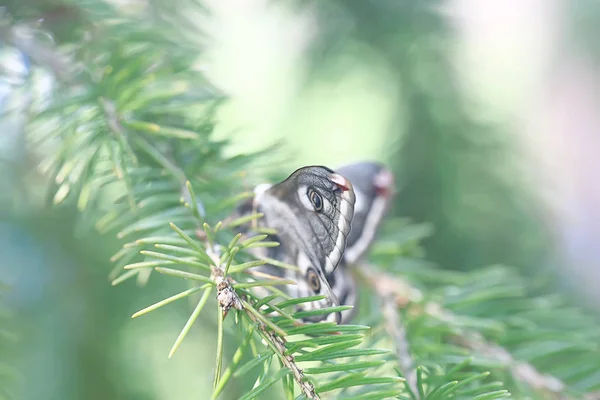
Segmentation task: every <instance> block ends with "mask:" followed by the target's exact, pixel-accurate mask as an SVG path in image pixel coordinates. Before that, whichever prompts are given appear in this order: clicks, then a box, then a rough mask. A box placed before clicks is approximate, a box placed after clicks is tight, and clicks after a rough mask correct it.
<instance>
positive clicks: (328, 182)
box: [237, 162, 393, 323]
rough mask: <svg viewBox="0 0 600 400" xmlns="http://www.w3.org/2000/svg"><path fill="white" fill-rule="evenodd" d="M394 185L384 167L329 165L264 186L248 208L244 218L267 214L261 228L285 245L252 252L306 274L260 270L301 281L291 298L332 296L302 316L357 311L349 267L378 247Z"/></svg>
mask: <svg viewBox="0 0 600 400" xmlns="http://www.w3.org/2000/svg"><path fill="white" fill-rule="evenodd" d="M392 181H393V179H392V176H391V173H390V172H389V171H388V170H387V169H386V168H385V167H384V166H383V165H382V164H379V163H373V162H361V163H355V164H350V165H347V166H344V167H340V168H339V169H337V170H336V171H335V172H334V171H333V170H331V169H329V168H327V167H323V166H309V167H303V168H300V169H298V170H296V171H294V172H293V173H292V174H291V175H290V176H289V177H288V178H287V179H285V180H284V181H282V182H280V183H277V184H275V185H270V184H262V185H258V186H257V187H256V188H255V190H254V192H255V196H254V199H253V200H251V201H248V202H245V203H243V204H242V205H241V206H240V207H239V208H238V210H237V213H238V214H240V215H245V214H249V213H252V212H260V213H263V214H264V217H263V218H261V219H260V220H259V221H258V224H259V225H260V226H262V227H268V228H272V229H275V230H276V231H277V235H273V237H271V238H270V240H276V241H278V242H279V243H280V246H279V247H274V248H257V249H253V250H254V251H253V253H254V255H255V256H257V257H262V258H267V257H268V258H273V259H276V260H278V261H281V262H284V263H287V264H292V265H296V266H298V267H299V271H288V270H282V269H281V268H277V267H274V266H271V265H265V266H261V267H260V268H259V269H260V270H261V271H263V272H267V273H269V274H271V275H276V276H283V277H285V278H290V279H293V280H295V281H296V283H297V284H296V285H293V286H289V287H287V292H288V294H289V295H290V296H292V297H305V296H312V295H318V294H324V295H325V296H326V298H325V299H324V300H321V301H315V302H310V303H303V304H302V305H301V306H299V308H300V309H303V310H311V309H318V308H323V307H328V306H335V305H339V304H344V305H355V303H356V300H357V293H356V283H355V280H354V278H353V276H352V274H351V272H350V269H349V267H350V265H352V264H354V263H356V262H357V261H358V260H359V259H360V257H362V256H363V255H364V254H365V252H366V251H367V250H368V247H369V245H370V243H371V242H372V241H373V238H374V236H375V231H376V229H377V227H378V225H379V223H380V222H381V219H382V218H383V215H384V212H385V210H387V205H388V203H389V198H390V194H391V190H390V188H391V187H392V183H393V182H392ZM356 206H359V207H358V208H357V207H356ZM348 250H351V251H350V253H348ZM352 315H353V313H352V312H351V310H349V311H343V312H342V313H333V314H329V315H318V316H314V317H310V318H304V319H305V320H308V321H319V320H323V319H327V320H332V319H335V320H336V321H337V322H339V323H343V322H347V321H348V320H349V319H350V318H351V317H352Z"/></svg>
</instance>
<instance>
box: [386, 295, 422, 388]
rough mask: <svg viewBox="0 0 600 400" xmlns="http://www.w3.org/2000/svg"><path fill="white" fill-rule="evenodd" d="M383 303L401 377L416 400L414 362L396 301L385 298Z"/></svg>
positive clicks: (388, 297) (387, 328)
mask: <svg viewBox="0 0 600 400" xmlns="http://www.w3.org/2000/svg"><path fill="white" fill-rule="evenodd" d="M382 301H383V316H384V318H385V321H386V330H387V331H388V334H389V335H390V336H391V337H392V338H393V339H394V344H395V347H396V355H397V357H398V364H399V367H400V371H402V375H404V377H405V378H406V385H407V386H408V388H409V389H410V390H411V391H412V392H413V394H414V395H415V396H416V398H417V399H420V397H419V391H418V390H417V371H416V370H415V367H414V361H413V359H412V356H411V355H410V347H409V345H408V340H407V338H406V329H405V328H404V325H403V324H402V321H401V320H400V314H399V313H398V307H397V305H396V301H395V299H394V298H393V297H392V296H385V297H383V298H382Z"/></svg>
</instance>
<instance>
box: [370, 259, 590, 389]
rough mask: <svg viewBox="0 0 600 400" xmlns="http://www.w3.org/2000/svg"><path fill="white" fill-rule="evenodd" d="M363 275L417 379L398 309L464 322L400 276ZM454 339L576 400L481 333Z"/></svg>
mask: <svg viewBox="0 0 600 400" xmlns="http://www.w3.org/2000/svg"><path fill="white" fill-rule="evenodd" d="M359 273H360V275H361V276H362V278H363V279H364V280H365V281H366V282H368V284H369V285H370V286H371V287H372V288H373V291H374V292H375V293H376V294H377V295H378V296H379V297H381V298H382V299H383V301H384V305H385V315H386V318H387V319H388V324H390V327H389V328H388V330H389V331H390V332H391V334H392V335H393V336H394V337H395V341H396V348H397V352H398V363H399V365H400V366H401V369H402V370H403V373H404V374H405V376H407V378H408V377H409V376H414V374H415V371H414V369H413V368H411V365H412V360H411V358H410V354H409V351H408V341H407V340H406V336H405V335H404V328H403V327H402V325H401V323H400V320H399V318H398V317H397V315H398V309H399V308H407V307H412V306H417V307H416V309H417V310H418V312H420V313H424V314H426V315H428V316H430V317H433V318H436V319H437V320H440V321H442V322H444V323H445V324H447V325H448V326H450V327H458V326H460V325H461V323H460V322H459V321H458V320H457V317H456V315H455V314H454V313H452V312H451V311H449V310H446V309H444V308H443V307H442V306H441V305H440V304H438V303H435V302H427V303H425V304H423V303H422V302H423V296H422V294H421V292H420V291H419V290H417V289H415V288H413V287H412V286H411V285H410V284H408V283H407V282H406V281H404V280H403V279H401V278H399V277H397V276H393V275H390V274H388V273H386V272H383V271H381V270H380V269H378V268H376V267H374V266H372V265H370V266H362V267H361V268H360V269H359ZM411 310H412V311H413V312H414V311H415V308H414V307H412V308H411ZM451 339H452V341H453V342H454V343H456V344H458V345H460V346H462V347H464V348H467V349H470V350H472V351H475V352H476V353H479V354H481V355H484V356H486V357H489V358H491V359H493V360H496V361H497V362H499V363H500V364H501V365H504V366H505V367H506V368H507V369H509V370H510V372H511V374H512V375H513V376H514V377H515V379H517V380H519V381H521V382H523V383H525V384H526V385H527V386H529V387H530V388H531V389H533V390H534V391H537V392H540V393H544V395H547V396H553V397H552V398H555V399H557V400H565V399H574V397H573V396H572V395H570V394H568V388H567V386H566V385H565V384H564V383H563V382H562V381H561V380H560V379H558V378H556V377H554V376H551V375H548V374H543V373H541V372H539V371H538V370H537V369H536V368H535V367H534V366H533V365H532V364H530V363H527V362H524V361H519V360H515V359H514V357H513V356H512V355H511V353H510V352H509V351H508V350H507V349H505V348H503V347H502V346H500V345H497V344H494V343H491V342H489V341H487V340H486V339H485V338H484V337H483V335H481V334H480V333H479V332H476V331H472V330H466V329H460V330H459V332H458V333H455V334H454V335H453V337H452V338H451ZM409 382H410V380H409ZM413 387H414V383H413ZM413 387H411V390H412V391H413V393H415V394H416V393H418V392H417V391H416V390H415V389H413ZM586 396H588V397H586V398H589V399H595V398H597V397H596V396H597V395H596V394H593V393H590V394H587V395H586ZM417 398H418V395H417ZM546 398H547V397H546Z"/></svg>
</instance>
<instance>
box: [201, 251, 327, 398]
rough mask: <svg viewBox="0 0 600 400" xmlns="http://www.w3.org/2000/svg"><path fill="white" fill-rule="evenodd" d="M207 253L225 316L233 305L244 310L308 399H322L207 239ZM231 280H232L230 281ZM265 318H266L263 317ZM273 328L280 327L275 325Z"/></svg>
mask: <svg viewBox="0 0 600 400" xmlns="http://www.w3.org/2000/svg"><path fill="white" fill-rule="evenodd" d="M207 247H208V250H207V252H206V253H207V254H208V256H209V257H210V259H211V260H212V261H213V263H214V266H216V267H214V268H213V274H212V275H213V277H214V278H215V280H216V281H217V301H218V302H219V307H221V309H222V310H223V318H225V316H227V312H228V311H229V310H230V309H231V308H232V307H233V308H235V309H237V310H243V311H244V312H245V314H246V316H247V317H248V318H249V319H250V320H251V321H253V322H254V323H256V324H257V326H258V330H259V333H260V335H261V337H262V338H263V339H265V341H267V342H268V345H269V347H271V348H272V349H273V351H274V352H275V354H277V356H278V357H279V359H280V360H281V362H282V363H283V365H284V366H285V367H286V368H288V369H289V370H290V371H292V374H293V376H294V380H295V381H296V383H297V384H298V387H299V388H300V390H302V393H303V394H304V396H306V398H307V399H310V400H320V397H319V396H318V395H317V394H316V392H315V387H314V386H313V384H312V383H310V382H309V381H306V380H304V373H303V371H302V369H300V367H299V366H298V364H297V363H296V361H295V359H294V356H293V355H291V354H289V355H286V350H287V349H286V347H285V339H284V338H283V337H281V336H280V335H279V334H278V333H277V332H274V331H273V330H272V329H269V326H267V324H265V322H263V321H262V320H261V319H259V318H258V315H259V314H258V312H257V311H256V310H254V309H252V306H251V305H250V304H249V303H248V302H247V301H244V300H242V299H240V297H239V296H238V294H237V293H236V291H235V290H234V289H233V287H232V286H231V285H232V282H234V281H233V280H232V279H231V278H228V277H223V273H224V268H223V267H222V265H221V262H220V260H221V254H220V251H219V250H220V249H219V247H218V246H212V245H208V241H207ZM230 281H231V282H230ZM263 319H264V318H263ZM273 328H278V327H277V326H274V327H273Z"/></svg>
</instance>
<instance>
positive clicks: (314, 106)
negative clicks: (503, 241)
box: [0, 0, 577, 400]
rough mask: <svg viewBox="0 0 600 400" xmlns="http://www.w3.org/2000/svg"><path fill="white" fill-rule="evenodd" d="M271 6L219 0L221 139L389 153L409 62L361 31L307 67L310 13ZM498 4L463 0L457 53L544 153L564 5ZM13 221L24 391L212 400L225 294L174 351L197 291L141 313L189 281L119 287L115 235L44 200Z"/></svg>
mask: <svg viewBox="0 0 600 400" xmlns="http://www.w3.org/2000/svg"><path fill="white" fill-rule="evenodd" d="M267 3H273V2H267V1H253V2H249V1H245V0H236V1H218V0H212V1H211V2H209V6H210V7H209V8H211V10H212V12H213V16H212V17H211V18H209V19H208V24H209V25H208V29H207V31H208V33H209V34H210V35H211V37H212V38H211V42H210V43H209V49H208V52H207V54H206V55H203V56H202V61H201V66H202V67H203V68H204V69H205V70H206V71H207V73H208V75H209V77H211V78H212V79H213V80H214V82H215V83H216V85H217V86H219V87H221V88H222V89H223V90H224V91H225V92H227V93H228V94H229V95H230V96H231V100H230V101H229V102H227V103H226V104H225V105H224V106H223V107H222V108H221V110H220V112H219V114H218V115H219V123H218V125H217V128H216V129H217V136H218V137H221V138H232V139H233V141H232V146H231V149H230V151H231V153H237V152H250V151H253V150H260V149H263V148H264V147H266V146H268V145H270V144H273V143H275V142H277V141H280V140H281V141H282V142H283V144H284V147H283V149H282V153H279V154H278V155H274V156H273V157H274V160H275V161H276V162H277V164H276V168H275V169H277V171H278V172H280V173H281V174H286V173H287V172H288V171H291V170H292V169H293V168H294V167H297V166H299V165H303V164H313V163H314V164H326V165H329V166H331V167H335V166H337V165H340V164H343V163H347V162H351V161H356V160H362V159H376V160H382V161H383V160H389V158H390V157H391V156H392V154H393V152H394V151H395V150H396V148H397V142H398V141H400V140H401V139H402V138H403V136H402V135H404V134H406V132H405V129H403V126H404V123H405V116H404V115H402V111H403V107H402V104H400V99H399V96H398V92H397V90H396V87H394V86H393V85H390V84H389V82H390V81H392V80H393V76H394V74H396V73H397V71H394V70H393V67H392V66H390V65H388V64H386V62H385V61H384V60H383V59H382V58H381V57H380V56H379V55H378V54H377V53H376V52H374V51H373V50H372V49H370V48H368V47H366V46H365V45H362V44H359V43H356V42H351V41H350V42H345V43H344V44H343V47H342V48H338V49H337V51H338V53H336V56H335V57H333V58H332V59H331V60H330V61H329V62H328V64H327V65H320V66H319V68H320V70H319V73H318V74H316V75H315V76H314V77H313V79H309V80H305V78H306V76H307V74H308V69H309V66H308V64H309V60H307V57H306V49H307V47H308V46H309V45H310V44H311V42H312V41H313V40H315V38H316V37H317V32H316V25H315V21H314V13H312V12H310V9H308V10H303V11H298V10H297V9H295V10H291V9H289V8H287V7H285V6H282V5H280V4H279V3H275V5H270V6H268V5H267ZM502 3H503V4H504V6H503V7H501V6H498V5H495V6H491V5H490V4H491V3H490V2H482V1H478V0H470V1H467V0H461V1H457V2H456V3H455V5H454V6H453V7H450V8H451V10H450V15H453V16H455V17H457V19H456V21H455V23H456V27H457V28H458V32H459V37H458V38H459V40H458V41H457V47H456V49H454V52H453V54H455V57H456V58H455V62H456V70H457V71H460V72H457V78H458V79H459V81H460V82H461V83H462V84H463V85H464V87H465V88H466V90H467V92H468V93H469V94H470V95H471V96H472V106H473V110H474V111H473V115H475V117H476V118H478V119H482V120H485V121H490V122H493V123H501V124H503V125H506V127H507V128H506V129H507V130H509V131H510V132H511V134H512V133H514V134H515V140H518V141H523V142H524V143H525V145H524V146H523V147H524V148H526V149H528V148H529V146H531V143H534V144H535V145H536V146H538V147H536V148H535V150H536V152H535V153H536V154H537V153H539V152H541V153H544V148H543V144H544V141H543V140H542V141H540V142H536V141H531V142H530V138H529V136H527V135H526V134H521V133H523V131H525V129H523V126H524V125H526V121H527V119H528V115H529V113H530V111H531V110H532V109H535V108H536V107H537V103H536V101H537V100H538V99H539V98H540V97H543V96H544V94H545V91H544V90H545V89H544V85H543V84H544V81H545V79H547V78H546V77H545V75H544V74H545V73H546V72H545V71H547V69H548V65H550V60H551V59H552V57H553V54H555V53H554V52H553V51H552V48H553V45H554V44H555V43H558V42H560V40H559V39H558V38H557V36H556V35H558V33H555V32H554V31H553V27H552V23H553V21H554V20H553V19H552V18H554V17H552V18H550V17H551V16H552V15H554V14H552V13H550V12H549V11H548V18H547V19H543V18H541V17H539V16H540V15H545V14H544V13H543V11H544V10H547V8H551V7H550V6H548V7H544V5H543V4H542V3H539V2H535V1H525V2H523V1H519V0H514V1H508V2H502ZM550 3H552V4H555V2H548V4H550ZM498 9H502V10H503V11H502V10H500V11H499V10H498ZM501 11H502V12H501ZM540 13H541V14H540ZM461 21H462V22H461ZM533 21H537V23H538V25H536V24H534V23H533ZM544 21H546V22H547V23H546V24H544ZM199 23H200V22H199ZM510 24H512V25H510ZM484 33H485V34H484ZM9 122H10V124H12V123H13V121H9ZM9 122H7V121H6V120H4V121H3V120H0V126H2V128H0V129H6V130H5V132H8V131H9V128H8V126H11V125H9ZM539 143H541V146H540V145H539ZM0 146H2V144H0ZM282 154H283V156H282ZM524 162H525V163H529V162H531V163H532V164H533V163H534V162H533V161H531V160H530V159H528V158H526V159H525V161H524ZM569 178H570V177H569V176H567V177H565V180H568V179H569ZM575 207H577V205H575ZM8 221H9V222H6V223H2V224H0V253H1V254H3V255H4V256H3V257H2V258H0V263H2V264H0V280H3V281H4V282H5V283H8V284H9V285H12V286H13V293H12V295H11V296H10V297H9V302H8V305H9V306H10V307H12V309H13V310H16V313H17V316H16V318H15V323H14V329H15V331H16V332H17V333H18V334H19V335H21V337H22V340H21V341H20V342H19V343H18V344H17V347H18V354H19V357H18V362H17V363H16V365H17V367H18V369H19V370H20V371H21V373H22V374H23V380H22V383H23V385H22V389H23V392H22V393H23V395H22V396H21V397H18V398H22V399H26V400H30V399H31V400H55V399H56V400H71V399H73V400H75V399H127V400H130V399H134V400H141V399H156V400H177V399H206V398H208V394H209V393H210V392H211V388H212V376H213V366H214V357H215V347H216V336H215V324H216V317H215V313H214V311H215V308H216V305H215V302H214V299H211V300H210V303H209V306H208V307H207V309H208V310H210V311H209V312H206V313H204V314H203V316H202V317H201V318H200V319H199V320H198V321H197V323H196V324H195V326H194V327H193V329H192V330H191V332H190V334H189V335H188V337H187V338H186V339H185V341H184V342H183V344H182V346H181V347H180V349H179V350H178V351H177V353H176V354H175V355H174V356H173V357H172V358H171V359H168V358H167V355H168V353H169V350H170V348H171V346H172V344H173V342H174V341H175V339H176V338H177V335H178V334H179V332H180V330H181V328H182V327H183V326H184V324H185V322H186V320H187V318H188V316H189V314H190V313H191V310H192V308H193V304H191V303H190V302H187V301H185V300H183V301H179V302H177V303H175V304H171V305H169V306H167V307H165V308H163V309H161V310H159V311H156V312H153V313H151V314H149V315H146V316H143V317H140V318H138V319H135V320H131V319H130V316H131V315H132V314H133V313H134V312H136V311H138V310H140V309H142V308H144V307H146V306H148V305H150V304H152V303H154V302H156V301H159V300H161V299H163V298H166V297H168V296H170V295H173V294H175V293H177V292H179V291H181V290H184V289H186V288H187V287H186V286H185V284H184V283H181V282H179V281H178V280H176V279H170V278H168V277H163V276H152V277H151V279H150V284H149V286H148V287H146V288H138V287H136V286H135V283H134V282H128V283H127V284H125V285H121V286H118V287H111V286H110V284H109V281H108V279H107V275H108V272H109V271H110V269H111V266H110V263H109V261H108V259H109V257H110V256H111V255H112V254H113V253H114V251H115V250H116V249H117V248H118V247H117V243H116V241H112V240H109V239H106V238H100V237H98V236H93V237H92V238H91V239H85V240H84V239H76V238H73V237H72V230H74V229H75V223H74V217H73V215H71V214H69V213H66V214H64V215H58V216H57V214H55V213H53V211H39V212H36V213H32V214H30V215H26V216H20V217H18V218H16V217H14V216H12V215H11V216H10V218H9V219H8ZM419 222H421V221H419ZM195 300H196V301H197V298H196V299H195ZM211 306H212V307H211ZM225 326H226V329H227V331H228V332H229V333H230V334H228V335H227V336H226V339H225V343H226V345H225V347H226V349H227V348H228V349H231V350H230V351H229V353H226V358H225V359H226V360H228V359H229V358H230V357H231V353H232V352H233V351H234V349H235V347H234V346H232V343H234V342H235V340H236V334H235V333H234V332H233V331H232V330H231V328H232V326H233V321H232V320H231V319H229V320H228V321H226V324H225ZM235 382H236V381H234V383H232V385H231V387H230V388H229V392H228V393H226V396H223V398H231V399H233V398H237V396H239V395H240V393H242V392H243V390H244V389H247V388H248V385H251V384H252V382H247V381H246V382H240V383H239V386H236V383H235ZM265 398H268V397H265Z"/></svg>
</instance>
